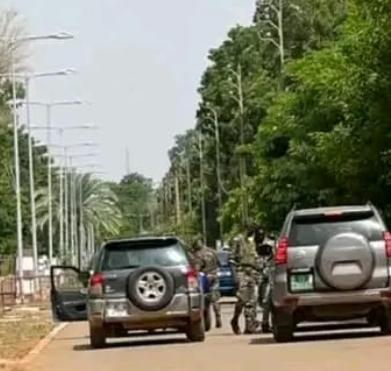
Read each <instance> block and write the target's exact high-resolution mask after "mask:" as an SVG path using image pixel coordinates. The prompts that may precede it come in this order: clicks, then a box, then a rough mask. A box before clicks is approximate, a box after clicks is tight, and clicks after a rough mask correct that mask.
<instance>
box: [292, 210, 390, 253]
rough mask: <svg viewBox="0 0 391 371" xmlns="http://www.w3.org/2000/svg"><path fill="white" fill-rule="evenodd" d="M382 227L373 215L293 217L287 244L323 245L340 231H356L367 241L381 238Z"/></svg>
mask: <svg viewBox="0 0 391 371" xmlns="http://www.w3.org/2000/svg"><path fill="white" fill-rule="evenodd" d="M383 232H384V229H383V227H382V225H381V224H380V223H379V222H378V220H377V219H376V217H375V216H374V215H373V213H372V215H369V214H367V215H361V216H360V215H350V216H342V217H340V218H339V219H335V220H333V219H332V220H330V219H327V218H326V217H324V216H322V217H313V218H311V217H306V218H297V219H294V220H293V222H292V226H291V231H290V234H289V245H292V246H315V245H320V246H322V245H324V244H326V243H327V241H328V240H329V239H330V238H332V237H333V236H335V235H337V234H341V233H358V234H360V235H362V236H364V237H365V238H367V239H368V241H380V240H382V239H383Z"/></svg>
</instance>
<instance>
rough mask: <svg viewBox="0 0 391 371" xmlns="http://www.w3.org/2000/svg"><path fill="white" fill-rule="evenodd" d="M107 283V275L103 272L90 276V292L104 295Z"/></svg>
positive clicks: (93, 294) (94, 294) (95, 294)
mask: <svg viewBox="0 0 391 371" xmlns="http://www.w3.org/2000/svg"><path fill="white" fill-rule="evenodd" d="M104 283H105V277H104V276H103V274H102V273H95V274H94V275H93V276H92V277H91V278H90V294H91V295H92V296H102V295H103V284H104Z"/></svg>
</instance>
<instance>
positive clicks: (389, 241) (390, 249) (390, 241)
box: [384, 232, 391, 258]
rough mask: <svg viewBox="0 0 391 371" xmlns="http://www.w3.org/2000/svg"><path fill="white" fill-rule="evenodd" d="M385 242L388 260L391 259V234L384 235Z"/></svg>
mask: <svg viewBox="0 0 391 371" xmlns="http://www.w3.org/2000/svg"><path fill="white" fill-rule="evenodd" d="M384 241H385V243H386V254H387V257H388V258H391V233H390V232H385V233H384Z"/></svg>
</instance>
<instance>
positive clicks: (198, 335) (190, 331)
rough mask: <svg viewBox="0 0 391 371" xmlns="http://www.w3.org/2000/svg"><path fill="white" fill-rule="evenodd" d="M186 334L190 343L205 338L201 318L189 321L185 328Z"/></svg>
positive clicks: (201, 340)
mask: <svg viewBox="0 0 391 371" xmlns="http://www.w3.org/2000/svg"><path fill="white" fill-rule="evenodd" d="M186 336H187V339H188V340H189V341H191V342H192V343H197V342H203V341H204V340H205V327H204V321H203V320H202V319H200V320H198V321H194V322H190V324H189V325H188V327H187V329H186Z"/></svg>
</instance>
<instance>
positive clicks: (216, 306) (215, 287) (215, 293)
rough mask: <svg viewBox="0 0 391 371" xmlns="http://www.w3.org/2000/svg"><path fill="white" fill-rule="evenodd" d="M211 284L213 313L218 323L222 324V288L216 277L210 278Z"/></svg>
mask: <svg viewBox="0 0 391 371" xmlns="http://www.w3.org/2000/svg"><path fill="white" fill-rule="evenodd" d="M208 278H209V282H210V302H211V304H212V308H213V312H214V314H215V316H216V322H221V308H220V303H219V300H220V297H221V295H220V287H219V280H218V279H217V277H215V276H211V277H208Z"/></svg>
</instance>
